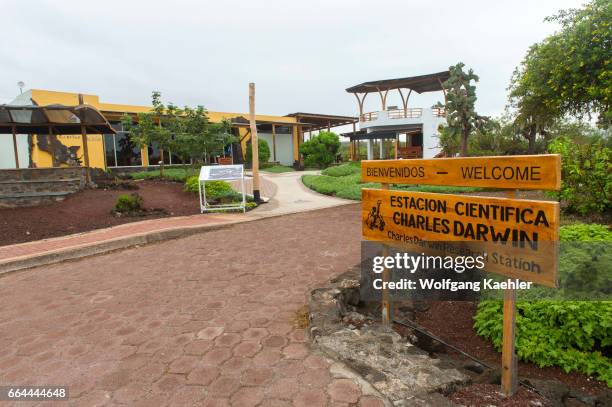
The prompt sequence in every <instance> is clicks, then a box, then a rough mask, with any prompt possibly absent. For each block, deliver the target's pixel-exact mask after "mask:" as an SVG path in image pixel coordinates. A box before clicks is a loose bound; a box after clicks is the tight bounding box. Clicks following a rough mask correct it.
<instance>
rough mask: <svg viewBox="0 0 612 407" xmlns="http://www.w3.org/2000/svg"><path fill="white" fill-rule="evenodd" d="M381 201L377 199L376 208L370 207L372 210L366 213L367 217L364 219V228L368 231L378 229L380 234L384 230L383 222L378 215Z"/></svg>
mask: <svg viewBox="0 0 612 407" xmlns="http://www.w3.org/2000/svg"><path fill="white" fill-rule="evenodd" d="M381 203H382V201H381V200H380V199H379V200H378V202H377V203H376V206H373V207H372V210H371V211H370V212H369V213H368V216H367V217H366V219H365V223H366V226H367V227H369V228H370V230H375V229H378V230H380V231H381V232H382V231H383V230H385V220H384V219H383V217H382V216H381V214H380V204H381Z"/></svg>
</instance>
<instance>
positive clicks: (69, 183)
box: [0, 178, 81, 197]
mask: <svg viewBox="0 0 612 407" xmlns="http://www.w3.org/2000/svg"><path fill="white" fill-rule="evenodd" d="M80 187H81V179H80V178H66V179H37V180H26V181H13V180H9V181H0V197H2V196H5V195H15V194H27V193H45V192H76V191H78V190H79V189H80Z"/></svg>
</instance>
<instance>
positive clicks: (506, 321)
mask: <svg viewBox="0 0 612 407" xmlns="http://www.w3.org/2000/svg"><path fill="white" fill-rule="evenodd" d="M506 195H507V197H508V198H510V199H513V198H514V199H516V198H519V196H518V190H515V191H507V192H506ZM503 310H504V311H503V312H504V314H503V324H502V330H503V331H502V372H501V375H502V377H501V385H502V393H504V395H505V396H507V397H509V396H512V395H513V394H514V393H516V391H517V390H518V371H517V370H518V362H517V359H516V352H515V349H514V341H515V331H516V291H515V290H514V289H507V290H504V307H503Z"/></svg>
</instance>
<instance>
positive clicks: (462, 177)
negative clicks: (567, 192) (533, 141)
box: [361, 154, 561, 190]
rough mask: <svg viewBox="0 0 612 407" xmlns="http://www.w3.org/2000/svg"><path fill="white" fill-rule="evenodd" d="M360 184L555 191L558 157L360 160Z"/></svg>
mask: <svg viewBox="0 0 612 407" xmlns="http://www.w3.org/2000/svg"><path fill="white" fill-rule="evenodd" d="M361 180H362V181H363V182H383V183H389V184H426V185H450V186H474V187H489V188H511V189H516V188H520V189H545V190H551V189H552V190H557V189H559V188H560V186H561V158H560V156H559V155H557V154H546V155H538V156H533V155H531V156H529V155H517V156H493V157H466V158H432V159H410V160H378V161H363V162H362V164H361Z"/></svg>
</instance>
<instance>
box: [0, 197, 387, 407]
mask: <svg viewBox="0 0 612 407" xmlns="http://www.w3.org/2000/svg"><path fill="white" fill-rule="evenodd" d="M359 216H360V215H359V206H358V205H348V206H342V207H338V208H332V209H324V210H320V211H312V212H307V213H301V214H295V215H288V216H282V217H275V218H269V219H264V220H261V221H258V222H249V223H240V224H236V225H234V226H231V227H229V228H227V229H222V230H214V231H209V232H206V233H203V234H198V235H194V236H191V237H188V238H184V239H179V240H172V241H168V242H164V243H160V244H154V245H149V246H145V247H141V248H133V249H128V250H124V251H121V252H116V253H110V254H106V255H101V256H96V257H89V258H86V259H82V260H78V261H73V262H67V263H61V264H55V265H51V266H46V267H40V268H36V269H32V270H28V271H24V272H20V273H17V274H10V275H6V276H4V277H2V278H0V385H20V384H21V385H24V384H30V385H51V384H54V385H68V386H69V387H70V390H69V391H70V395H71V401H70V402H69V403H65V402H59V403H56V404H55V405H58V406H65V405H74V406H99V405H129V406H166V405H172V406H190V405H202V406H225V405H233V406H256V405H261V406H289V405H294V406H325V405H337V406H348V405H361V406H377V405H382V404H381V402H380V400H378V399H377V398H376V397H375V396H373V395H367V394H364V393H367V388H366V387H362V386H360V385H359V384H358V382H356V381H355V380H354V379H352V378H350V375H343V374H342V372H340V373H339V371H338V369H337V368H336V369H334V368H333V366H330V361H329V360H327V359H325V358H323V357H322V356H320V355H318V354H316V353H315V352H314V351H313V350H311V349H310V347H309V345H308V344H307V343H306V339H305V336H304V334H305V333H304V330H303V329H300V328H297V327H296V325H295V317H296V312H297V311H298V310H299V309H300V308H301V307H303V306H304V304H305V303H306V299H307V294H308V293H309V291H310V290H311V289H313V288H315V287H317V286H320V285H321V284H323V283H324V282H325V281H326V280H327V279H329V278H330V277H332V276H334V275H337V274H339V273H341V272H344V271H345V270H346V269H347V267H348V266H350V265H353V264H356V263H357V262H358V261H359V238H360V226H359V225H360V222H359ZM334 366H335V365H334ZM15 405H18V406H25V405H28V403H22V402H20V403H16V404H15ZM44 405H53V404H52V403H48V404H44Z"/></svg>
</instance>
